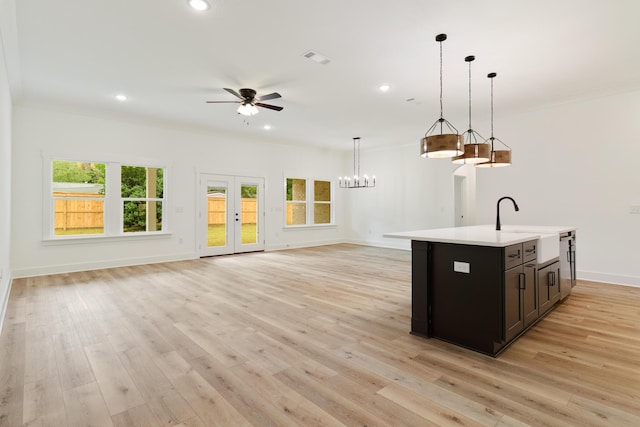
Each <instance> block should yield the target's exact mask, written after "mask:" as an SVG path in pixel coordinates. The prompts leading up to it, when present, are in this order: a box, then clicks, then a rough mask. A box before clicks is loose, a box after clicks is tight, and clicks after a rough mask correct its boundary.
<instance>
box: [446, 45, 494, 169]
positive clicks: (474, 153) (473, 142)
mask: <svg viewBox="0 0 640 427" xmlns="http://www.w3.org/2000/svg"><path fill="white" fill-rule="evenodd" d="M475 59H476V57H475V56H473V55H469V56H467V57H466V58H464V60H465V62H467V63H469V129H467V131H466V132H465V133H463V134H462V136H463V140H464V153H462V155H460V156H458V157H455V158H454V159H453V160H452V161H451V162H452V163H455V164H458V165H463V164H472V165H475V164H477V163H484V162H488V161H489V159H490V157H489V155H490V152H491V147H490V146H489V144H487V143H485V140H484V138H483V137H482V136H481V135H480V134H479V133H478V132H476V131H475V130H473V127H472V126H471V63H472V62H473V61H474V60H475Z"/></svg>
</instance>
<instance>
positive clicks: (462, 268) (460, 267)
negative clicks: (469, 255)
mask: <svg viewBox="0 0 640 427" xmlns="http://www.w3.org/2000/svg"><path fill="white" fill-rule="evenodd" d="M470 265H471V264H469V263H468V262H461V261H453V271H457V272H458V273H467V274H469V271H470Z"/></svg>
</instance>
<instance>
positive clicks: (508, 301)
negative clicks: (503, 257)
mask: <svg viewBox="0 0 640 427" xmlns="http://www.w3.org/2000/svg"><path fill="white" fill-rule="evenodd" d="M524 280H525V277H524V274H523V268H522V266H518V267H514V268H511V269H509V270H507V271H505V272H504V329H505V337H504V338H505V341H511V340H512V339H513V338H514V337H515V336H516V335H518V334H519V333H520V332H522V330H523V329H524V316H523V310H522V291H521V288H522V286H523V282H524Z"/></svg>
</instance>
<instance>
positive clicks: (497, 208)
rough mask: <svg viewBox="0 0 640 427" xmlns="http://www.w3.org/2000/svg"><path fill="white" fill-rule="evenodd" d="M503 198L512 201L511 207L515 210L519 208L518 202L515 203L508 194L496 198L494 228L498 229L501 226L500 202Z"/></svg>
mask: <svg viewBox="0 0 640 427" xmlns="http://www.w3.org/2000/svg"><path fill="white" fill-rule="evenodd" d="M504 199H509V200H511V201H512V202H513V207H514V208H515V210H516V212H517V211H519V210H520V208H519V207H518V204H517V203H516V201H515V200H513V198H512V197H509V196H504V197H500V198H499V199H498V203H497V204H496V230H497V231H500V229H501V226H500V202H501V201H503V200H504Z"/></svg>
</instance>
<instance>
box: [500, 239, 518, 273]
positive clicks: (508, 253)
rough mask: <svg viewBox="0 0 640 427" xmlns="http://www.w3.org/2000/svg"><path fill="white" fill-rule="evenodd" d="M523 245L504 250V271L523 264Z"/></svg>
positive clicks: (508, 247)
mask: <svg viewBox="0 0 640 427" xmlns="http://www.w3.org/2000/svg"><path fill="white" fill-rule="evenodd" d="M522 259H523V257H522V243H518V244H516V245H511V246H507V247H506V248H504V269H505V270H508V269H510V268H512V267H516V266H518V265H520V264H522Z"/></svg>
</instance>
